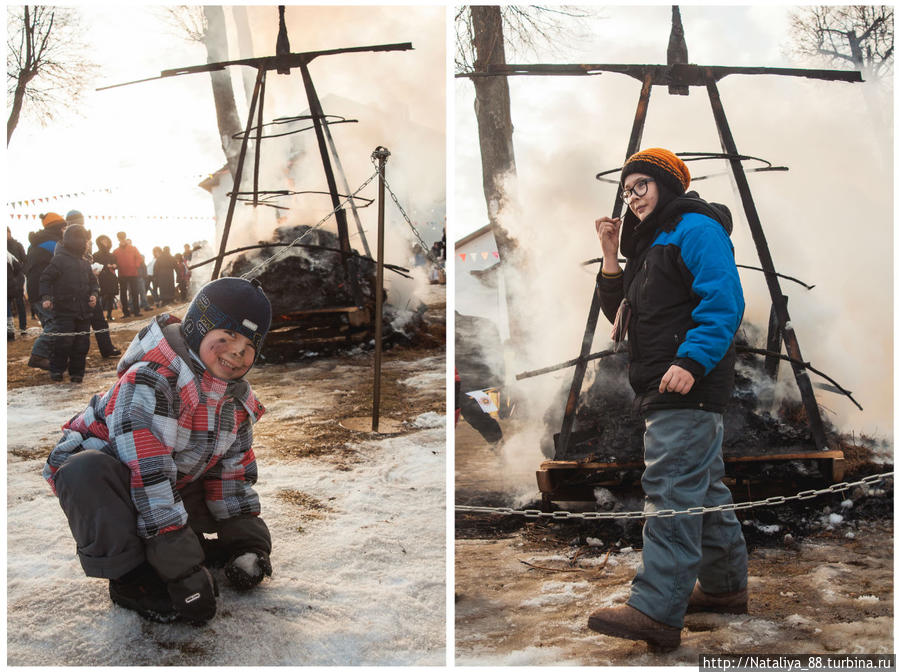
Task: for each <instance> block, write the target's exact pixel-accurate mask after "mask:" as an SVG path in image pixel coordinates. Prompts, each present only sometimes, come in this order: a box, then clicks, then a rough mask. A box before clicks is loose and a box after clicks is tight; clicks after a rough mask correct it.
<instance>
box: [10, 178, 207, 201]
mask: <svg viewBox="0 0 899 672" xmlns="http://www.w3.org/2000/svg"><path fill="white" fill-rule="evenodd" d="M207 177H209V174H208V173H197V174H194V175H191V176H189V177H185V178H181V179H183V180H184V181H185V182H187V181H191V180H204V179H206V178H207ZM163 182H165V180H163ZM121 188H122V187H120V186H116V187H100V188H98V189H86V190H83V191H73V192H71V193H66V194H52V195H50V196H39V197H37V198H23V199H21V200H13V201H6V205H7V207H9V208H13V209H15V208H16V207H22V206H23V205H28V206H30V205H37V204H38V203H50V202H51V201H58V200H59V199H61V198H78V197H80V196H88V195H89V194H111V193H112V192H113V191H116V190H118V189H121Z"/></svg>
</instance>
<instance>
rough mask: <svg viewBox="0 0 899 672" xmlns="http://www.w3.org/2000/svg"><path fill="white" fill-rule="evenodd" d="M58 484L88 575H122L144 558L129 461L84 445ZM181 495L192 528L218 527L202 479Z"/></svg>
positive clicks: (62, 471)
mask: <svg viewBox="0 0 899 672" xmlns="http://www.w3.org/2000/svg"><path fill="white" fill-rule="evenodd" d="M54 483H55V485H56V493H57V495H58V496H59V505H60V506H61V507H62V510H63V511H64V512H65V514H66V518H68V520H69V529H71V530H72V536H73V537H74V538H75V543H76V545H77V548H78V559H79V560H80V561H81V567H82V568H83V569H84V573H85V574H86V575H87V576H94V577H98V578H105V579H117V578H119V577H121V576H123V575H124V574H127V573H128V572H129V571H130V570H132V569H134V568H135V567H137V566H139V565H141V564H142V563H143V562H144V561H145V559H146V551H145V547H144V544H145V542H144V540H143V539H142V538H141V537H140V536H138V534H137V510H136V509H135V508H134V503H133V501H132V499H131V471H130V470H129V469H128V467H127V466H125V465H124V464H122V463H121V462H120V461H119V460H118V459H117V458H115V457H112V456H111V455H108V454H107V453H105V452H103V451H102V450H85V451H82V452H80V453H76V454H75V455H73V456H72V457H70V458H69V459H68V460H66V461H65V463H63V465H62V466H61V467H60V468H59V470H58V471H57V472H56V475H55V477H54ZM180 494H181V499H182V501H183V503H184V508H185V509H187V516H188V522H189V524H190V527H191V529H193V531H194V532H196V533H198V534H201V533H203V532H217V531H218V524H217V522H216V521H215V519H214V518H213V517H212V515H211V514H210V513H209V509H208V508H207V507H206V501H205V494H204V492H203V484H202V482H201V481H197V482H195V483H191V484H190V485H188V486H187V487H186V488H184V489H183V490H181V491H180Z"/></svg>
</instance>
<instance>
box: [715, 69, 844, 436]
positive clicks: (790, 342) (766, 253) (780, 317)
mask: <svg viewBox="0 0 899 672" xmlns="http://www.w3.org/2000/svg"><path fill="white" fill-rule="evenodd" d="M706 88H707V90H708V94H709V102H710V103H711V106H712V115H713V116H714V117H715V125H716V126H717V127H718V135H719V137H720V139H721V147H722V149H723V150H724V151H725V152H727V153H728V154H738V153H739V152H738V151H737V145H736V142H734V136H733V134H732V133H731V130H730V124H728V122H727V116H726V115H725V114H724V105H723V104H722V103H721V95H720V94H719V93H718V85H717V84H716V83H715V82H714V81H709V82H708V85H707V87H706ZM730 167H731V171H733V175H734V181H735V182H736V184H737V191H739V192H740V199H741V200H742V202H743V211H744V213H745V214H746V220H747V223H748V224H749V230H750V232H751V233H752V240H753V242H755V248H756V252H757V253H758V256H759V261H760V262H761V265H762V268H764V269H765V281H766V283H767V284H768V292H769V293H770V295H771V303H772V305H773V306H774V309H775V312H776V314H777V321H778V324H779V326H780V329H781V333H782V334H783V338H784V341H785V343H786V346H787V352H788V353H789V355H790V358H791V361H792V365H793V375H794V377H795V378H796V385H797V386H798V387H799V394H800V396H801V397H802V404H803V406H804V407H805V412H806V415H807V416H808V421H809V426H810V428H811V430H812V436H813V437H814V438H815V444H816V445H817V446H818V449H819V450H825V449H826V448H827V438H826V436H825V434H824V423H823V422H822V420H821V412H820V410H819V408H818V402H817V400H816V399H815V393H814V390H812V384H811V381H810V380H809V377H808V374H807V373H806V372H805V370H804V369H803V368H802V367H801V366H800V365H799V364H798V363H797V362H802V361H803V360H802V352H801V351H800V349H799V339H798V338H797V337H796V332H795V330H794V329H793V326H792V323H791V321H790V313H789V311H788V310H787V302H786V300H785V299H784V295H783V291H781V288H780V282H779V281H778V280H777V275H776V273H775V270H774V260H773V259H772V257H771V251H770V250H769V249H768V241H767V239H766V237H765V232H764V230H763V229H762V223H761V219H760V218H759V213H758V210H756V207H755V201H754V200H753V198H752V192H751V191H750V190H749V181H748V180H747V179H746V174H745V173H744V172H743V164H742V163H741V162H740V161H738V160H736V159H730Z"/></svg>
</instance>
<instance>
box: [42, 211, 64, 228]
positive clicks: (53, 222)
mask: <svg viewBox="0 0 899 672" xmlns="http://www.w3.org/2000/svg"><path fill="white" fill-rule="evenodd" d="M41 224H43V225H44V228H45V229H49V228H50V227H51V226H65V225H66V220H65V219H64V218H63V217H60V216H59V215H57V214H56V213H55V212H48V213H47V214H46V215H41Z"/></svg>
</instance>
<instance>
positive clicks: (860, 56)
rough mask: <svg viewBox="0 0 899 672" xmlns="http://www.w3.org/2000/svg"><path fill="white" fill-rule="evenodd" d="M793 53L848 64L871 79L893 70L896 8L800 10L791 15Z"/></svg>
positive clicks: (884, 6)
mask: <svg viewBox="0 0 899 672" xmlns="http://www.w3.org/2000/svg"><path fill="white" fill-rule="evenodd" d="M790 28H791V33H792V51H793V53H794V54H796V55H800V56H811V57H813V58H820V59H824V60H825V61H828V62H831V63H841V62H845V61H848V62H850V63H852V65H853V66H855V67H856V68H858V69H859V70H861V71H862V72H863V73H865V75H866V77H867V78H869V79H880V78H883V77H886V76H888V75H889V74H891V73H892V70H893V8H892V7H890V6H887V5H877V6H870V5H841V6H831V5H825V6H809V7H799V8H798V9H796V10H795V11H793V12H791V14H790Z"/></svg>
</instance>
